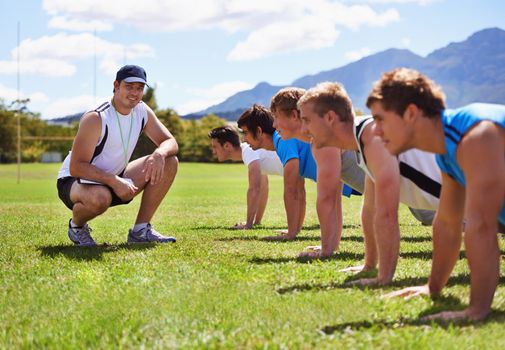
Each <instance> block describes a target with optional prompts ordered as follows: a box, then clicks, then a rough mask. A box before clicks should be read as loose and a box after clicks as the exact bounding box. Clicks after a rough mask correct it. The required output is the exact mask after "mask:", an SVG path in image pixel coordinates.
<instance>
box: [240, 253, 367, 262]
mask: <svg viewBox="0 0 505 350" xmlns="http://www.w3.org/2000/svg"><path fill="white" fill-rule="evenodd" d="M359 259H363V254H361V253H353V252H340V253H338V254H333V255H332V256H329V257H325V258H310V257H292V258H291V257H281V258H259V257H254V258H252V259H251V260H249V262H250V263H253V264H258V265H261V264H280V263H286V262H297V263H301V264H308V263H311V262H312V261H314V260H321V261H328V260H359Z"/></svg>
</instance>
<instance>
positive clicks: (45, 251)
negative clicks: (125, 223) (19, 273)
mask: <svg viewBox="0 0 505 350" xmlns="http://www.w3.org/2000/svg"><path fill="white" fill-rule="evenodd" d="M155 246H156V243H140V244H128V243H121V244H107V243H105V244H101V245H98V246H95V247H79V246H75V245H64V244H61V245H55V246H43V247H38V248H37V249H38V250H39V251H40V253H41V254H42V255H44V256H48V257H51V258H54V257H57V256H60V255H63V256H65V257H67V258H69V259H73V260H88V261H91V260H101V259H102V257H103V254H104V253H112V252H115V251H118V250H145V249H152V248H154V247H155Z"/></svg>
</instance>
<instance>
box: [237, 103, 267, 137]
mask: <svg viewBox="0 0 505 350" xmlns="http://www.w3.org/2000/svg"><path fill="white" fill-rule="evenodd" d="M237 125H238V127H239V128H242V126H246V127H247V129H248V130H249V131H250V132H251V134H252V136H253V137H254V138H256V131H257V129H258V128H261V130H263V132H264V133H267V134H269V135H273V134H274V131H275V129H274V118H273V117H272V113H270V111H269V110H268V109H266V108H265V107H263V106H262V105H259V104H254V105H253V106H252V107H250V108H248V109H247V110H246V111H245V112H244V113H242V115H241V116H240V118H238V120H237Z"/></svg>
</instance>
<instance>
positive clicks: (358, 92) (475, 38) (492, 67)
mask: <svg viewBox="0 0 505 350" xmlns="http://www.w3.org/2000/svg"><path fill="white" fill-rule="evenodd" d="M396 67H409V68H414V69H417V70H419V71H421V72H423V73H425V74H426V75H428V76H429V77H430V78H431V79H433V80H435V81H436V82H437V83H438V84H440V85H441V86H442V88H443V89H444V91H445V93H446V95H447V105H448V107H451V108H454V107H458V106H462V105H465V104H468V103H470V102H476V101H479V102H491V103H502V104H505V31H504V30H502V29H500V28H489V29H484V30H481V31H479V32H476V33H474V34H472V35H471V36H470V37H469V38H468V39H466V40H465V41H462V42H457V43H450V44H449V45H447V46H445V47H443V48H440V49H438V50H435V51H433V52H432V53H430V54H429V55H428V56H426V57H422V56H419V55H416V54H415V53H413V52H411V51H409V50H400V49H389V50H386V51H382V52H379V53H376V54H373V55H370V56H367V57H364V58H362V59H360V60H359V61H356V62H352V63H350V64H347V65H345V66H343V67H340V68H336V69H332V70H328V71H324V72H320V73H318V74H315V75H307V76H304V77H301V78H299V79H296V80H295V81H293V82H292V83H291V84H289V86H298V87H302V88H306V89H307V88H310V87H312V86H314V85H316V84H317V83H320V82H323V81H338V82H340V83H342V84H344V86H345V88H346V90H347V92H348V93H349V96H350V97H351V99H352V101H353V103H354V106H355V107H357V108H359V109H361V110H363V111H366V107H365V101H366V98H367V96H368V93H369V91H370V90H371V87H372V84H373V82H374V81H376V80H378V79H379V78H380V76H381V74H382V73H384V72H386V71H388V70H391V69H393V68H396ZM282 87H284V86H272V85H270V84H268V83H266V82H262V83H260V84H258V85H256V86H255V87H254V88H253V89H251V90H246V91H241V92H238V93H236V94H235V95H233V96H230V97H229V98H227V99H226V100H225V101H224V102H222V103H220V104H217V105H214V106H211V107H209V108H207V109H205V110H203V111H200V112H197V113H193V114H191V115H188V116H185V117H191V118H198V117H201V116H204V115H206V114H208V113H214V114H217V115H219V116H223V117H225V116H226V117H225V118H226V119H228V120H236V119H237V118H238V117H239V116H240V114H241V113H242V112H243V111H244V110H245V109H246V108H248V107H250V106H251V105H252V104H253V103H261V104H263V105H265V106H269V105H270V99H271V97H272V96H273V95H274V94H275V93H276V92H277V91H278V90H279V89H280V88H282Z"/></svg>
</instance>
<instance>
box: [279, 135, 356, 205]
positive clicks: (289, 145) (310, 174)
mask: <svg viewBox="0 0 505 350" xmlns="http://www.w3.org/2000/svg"><path fill="white" fill-rule="evenodd" d="M272 140H273V143H274V147H275V152H277V155H278V156H279V159H280V160H281V163H282V166H286V163H287V162H288V161H289V160H291V159H298V162H299V168H298V174H299V175H300V176H301V177H303V178H307V179H311V180H313V181H317V165H316V161H315V160H314V156H313V155H312V150H311V148H310V144H308V143H306V142H303V141H300V140H298V139H289V140H283V139H282V138H281V136H280V135H279V133H278V132H277V131H275V132H274V134H273V139H272ZM351 194H360V193H359V192H354V191H353V189H352V188H351V187H349V186H347V185H346V184H344V186H343V188H342V195H344V196H347V197H350V196H351Z"/></svg>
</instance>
